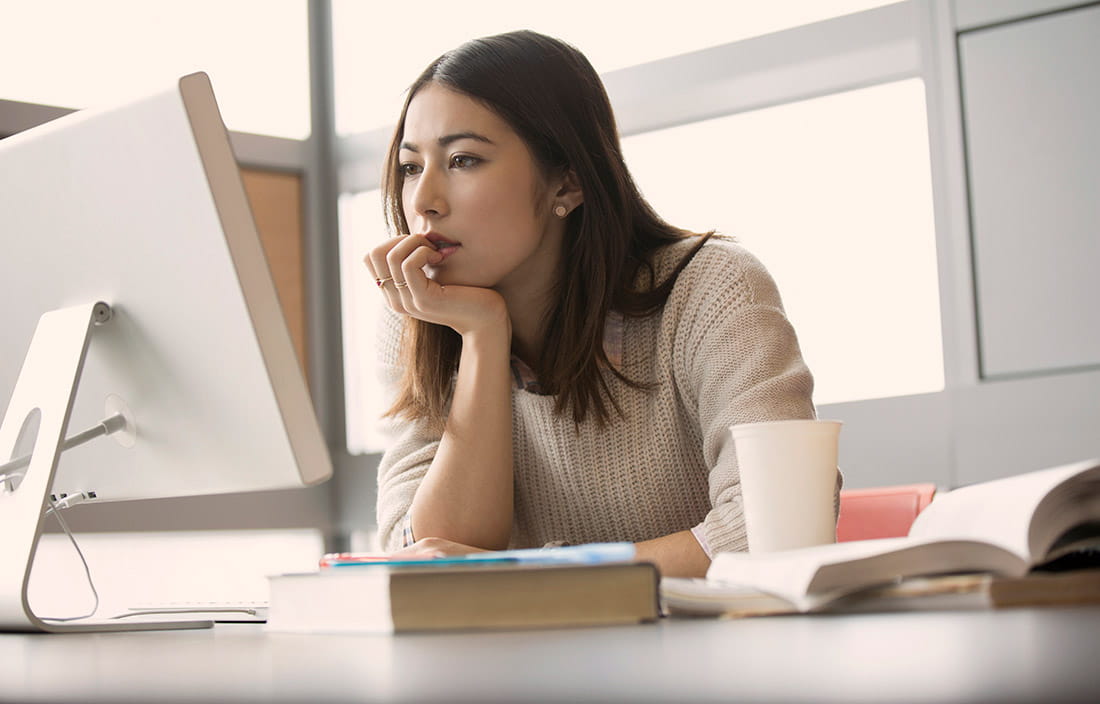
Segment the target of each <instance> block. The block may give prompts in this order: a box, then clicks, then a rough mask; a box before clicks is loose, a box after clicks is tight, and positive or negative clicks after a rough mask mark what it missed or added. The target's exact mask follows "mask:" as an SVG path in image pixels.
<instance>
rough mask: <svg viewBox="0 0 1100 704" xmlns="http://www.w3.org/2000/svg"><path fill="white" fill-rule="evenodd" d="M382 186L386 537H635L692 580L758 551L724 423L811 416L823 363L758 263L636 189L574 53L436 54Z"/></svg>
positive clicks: (448, 546) (649, 553) (434, 544)
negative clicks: (748, 535) (730, 553)
mask: <svg viewBox="0 0 1100 704" xmlns="http://www.w3.org/2000/svg"><path fill="white" fill-rule="evenodd" d="M684 148H685V149H692V150H698V151H699V154H700V162H702V163H704V164H705V162H706V145H705V144H690V145H687V144H686V145H684ZM709 166H710V165H708V167H709ZM715 172H717V173H720V172H721V170H720V169H715V170H713V171H711V173H715ZM706 176H707V170H700V172H699V173H698V174H685V180H684V183H685V188H690V179H691V178H704V177H706ZM383 192H384V194H385V200H386V205H387V216H388V218H389V220H390V224H391V226H392V227H393V230H394V231H395V232H397V233H398V235H397V236H396V237H393V238H391V239H389V240H387V241H386V242H385V243H383V244H381V245H379V246H378V247H376V248H375V249H374V250H372V251H371V252H370V253H369V255H368V256H367V258H366V264H367V267H368V268H369V269H370V272H371V274H372V275H373V276H374V277H375V278H376V282H377V283H378V286H379V287H380V290H381V293H382V295H384V296H385V299H386V303H387V304H388V307H389V308H390V309H391V310H392V312H393V313H394V315H392V316H390V318H389V324H388V327H387V329H386V332H385V334H384V335H383V336H382V344H381V351H380V355H381V359H380V363H381V365H382V372H383V375H384V379H385V380H386V382H387V383H388V384H389V386H390V389H391V390H392V393H393V397H392V398H393V401H394V403H393V408H392V410H391V415H392V416H393V417H394V420H395V422H394V428H395V430H396V434H395V438H394V441H393V443H392V445H391V446H390V447H389V449H388V450H387V451H386V453H385V455H384V457H383V459H382V462H381V465H380V467H379V477H378V481H379V491H378V524H379V531H380V535H381V538H382V541H383V544H384V546H385V547H386V548H387V549H389V550H403V551H404V553H405V554H409V553H426V554H454V553H462V552H469V551H472V550H493V549H502V548H507V547H538V546H543V545H560V544H576V543H583V542H597V541H631V542H634V543H636V546H637V555H638V557H639V558H641V559H647V560H651V561H653V562H655V563H657V565H658V566H659V567H660V569H661V571H662V573H663V574H665V575H683V576H692V575H694V576H699V575H702V574H703V573H704V572H705V571H706V568H707V566H708V565H709V563H710V556H711V555H713V554H714V553H715V552H717V551H725V550H744V549H745V545H746V542H745V528H744V521H743V517H742V510H741V495H740V487H739V483H738V473H737V460H736V457H735V455H734V452H733V445H732V441H731V438H730V433H729V426H730V425H732V424H734V423H742V422H752V421H763V420H781V419H791V418H812V417H814V407H813V403H812V401H811V393H812V389H813V381H812V378H811V376H810V372H809V370H808V369H807V368H806V365H805V364H804V363H803V361H802V358H801V355H800V352H799V348H798V342H797V340H796V337H795V333H794V330H793V329H792V328H791V325H790V323H789V322H788V321H787V318H786V317H785V315H784V312H783V308H782V305H781V303H780V298H779V294H778V292H777V290H776V287H775V284H774V283H773V281H772V279H771V277H770V276H769V275H768V273H767V271H765V269H764V268H763V267H762V266H761V264H760V263H759V262H758V261H757V260H756V259H755V258H753V256H752V255H750V254H749V253H748V252H747V251H746V250H744V249H743V248H741V247H740V246H738V245H737V244H734V243H733V242H732V241H729V240H728V239H725V238H720V237H718V236H712V234H704V235H698V234H694V233H691V232H687V231H685V230H681V229H679V228H676V227H673V226H672V225H670V224H668V223H666V222H665V221H663V220H662V219H661V218H660V217H658V216H657V214H656V213H654V211H653V210H652V209H651V208H650V206H649V205H648V204H647V203H646V201H645V200H644V199H643V198H642V196H641V194H640V193H639V192H638V189H637V187H636V186H635V184H634V182H633V181H632V179H631V177H630V174H629V172H628V171H627V168H626V165H625V164H624V162H623V157H622V153H621V150H620V146H619V139H618V134H617V130H616V127H615V122H614V117H613V115H612V111H611V106H610V103H609V101H608V99H607V95H606V93H605V91H604V88H603V85H602V84H601V82H600V79H599V77H598V75H597V74H596V72H595V71H594V70H593V68H592V66H591V65H590V64H589V63H588V61H587V60H586V59H585V58H584V56H583V55H582V54H581V53H580V52H578V51H577V50H576V49H574V48H573V47H571V46H569V45H567V44H565V43H563V42H560V41H558V40H555V39H552V38H549V37H546V36H543V35H540V34H536V33H533V32H514V33H509V34H503V35H498V36H494V37H487V38H483V39H478V40H475V41H471V42H469V43H467V44H464V45H463V46H461V47H459V48H457V49H455V50H453V51H451V52H448V53H446V54H444V55H443V56H441V57H440V58H439V59H437V60H436V61H434V62H433V63H432V64H431V65H430V66H428V68H427V69H426V70H425V71H424V72H423V73H422V74H421V75H420V77H419V78H418V79H417V80H416V82H415V83H414V84H413V85H412V87H411V88H410V90H409V96H408V99H407V101H406V103H405V106H404V109H403V111H402V113H401V119H400V121H399V122H398V125H397V130H396V133H395V137H394V140H393V143H392V145H391V147H390V152H389V156H388V160H387V168H386V171H385V174H384V182H383ZM791 490H792V491H797V490H798V488H797V487H791Z"/></svg>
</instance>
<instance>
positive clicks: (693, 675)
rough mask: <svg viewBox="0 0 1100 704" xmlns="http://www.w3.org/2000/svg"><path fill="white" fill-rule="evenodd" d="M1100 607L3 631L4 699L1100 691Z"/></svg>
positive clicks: (811, 696)
mask: <svg viewBox="0 0 1100 704" xmlns="http://www.w3.org/2000/svg"><path fill="white" fill-rule="evenodd" d="M1097 652H1100V607H1080V608H1065V609H1045V610H1034V609H1021V610H1011V611H1000V612H965V613H899V614H858V615H845V616H813V617H811V616H783V617H773V618H758V619H745V620H740V621H712V620H706V621H695V620H667V619H666V620H664V621H662V622H660V623H657V624H648V625H640V626H626V627H613V628H586V629H575V630H574V629H569V630H550V631H547V630H544V631H522V632H494V633H463V634H405V635H400V636H396V637H389V636H323V635H291V634H274V633H272V634H269V633H266V632H265V631H264V630H263V626H256V625H243V624H241V625H233V624H222V625H218V626H215V628H214V629H213V630H206V631H185V632H150V633H104V634H87V635H14V634H4V635H0V700H2V701H20V702H29V701H51V702H54V701H56V702H62V701H65V702H73V701H81V702H85V701H88V702H131V701H142V702H146V701H157V702H180V701H187V702H215V701H216V702H257V701H264V702H267V701H274V702H297V701H303V702H305V701H308V702H332V701H340V702H349V701H363V702H375V701H379V702H382V701H399V702H412V701H416V702H423V701H461V702H498V701H499V702H522V701H539V702H547V701H549V702H567V701H622V702H649V701H677V702H685V701H686V702H704V701H723V702H735V701H750V702H763V701H769V702H774V701H781V702H788V701H814V702H834V701H835V702H859V701H873V702H889V701H905V702H936V703H937V704H940V703H942V702H978V701H981V702H989V701H996V702H1031V701H1035V702H1039V701H1042V702H1063V701H1073V702H1079V701H1096V700H1098V699H1100V667H1098V664H1097V656H1096V654H1097Z"/></svg>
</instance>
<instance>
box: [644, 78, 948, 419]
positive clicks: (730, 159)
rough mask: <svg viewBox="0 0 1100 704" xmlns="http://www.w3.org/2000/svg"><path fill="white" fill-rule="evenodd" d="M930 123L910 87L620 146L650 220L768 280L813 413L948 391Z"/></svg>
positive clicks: (916, 89)
mask: <svg viewBox="0 0 1100 704" xmlns="http://www.w3.org/2000/svg"><path fill="white" fill-rule="evenodd" d="M925 116H926V112H925V105H924V84H923V82H922V81H921V80H919V79H912V80H907V81H901V82H896V83H891V84H886V85H880V86H876V87H872V88H866V89H862V90H857V91H851V92H847V93H840V94H835V95H830V96H826V97H823V98H815V99H813V100H806V101H802V102H797V103H790V104H787V105H781V106H778V107H772V108H767V109H764V110H757V111H753V112H748V113H741V114H737V115H731V116H727V117H722V118H718V119H714V120H708V121H704V122H696V123H692V124H689V125H684V126H681V127H675V128H671V129H666V130H659V131H655V132H650V133H646V134H642V135H637V136H634V137H629V138H627V139H625V140H624V141H623V148H624V151H625V153H626V159H627V163H628V165H629V166H630V169H631V171H632V173H633V174H634V177H635V180H636V181H637V182H638V184H639V187H640V188H641V189H642V191H643V193H644V194H645V195H646V197H647V199H648V200H649V201H650V202H651V203H652V204H653V206H654V208H655V209H656V210H657V212H658V213H660V214H661V215H662V216H664V217H665V218H667V219H668V220H669V221H670V222H672V223H674V224H676V225H679V226H681V227H688V228H691V229H694V230H697V231H705V230H710V229H715V228H717V229H718V230H719V231H720V232H723V233H726V234H730V235H733V236H735V237H736V238H737V239H738V240H739V241H740V242H741V243H742V244H743V245H745V246H746V247H747V248H749V249H750V250H751V251H752V252H754V253H755V254H756V255H757V256H758V257H759V258H760V259H761V260H762V261H763V262H764V265H765V266H767V267H768V269H769V271H771V273H772V275H773V276H774V277H775V279H776V281H777V283H778V285H779V289H780V293H781V294H782V296H783V301H784V306H785V308H786V310H787V313H788V315H789V317H790V318H791V321H792V323H793V324H794V326H795V329H796V330H797V331H798V334H799V340H800V343H801V345H802V351H803V355H804V356H805V358H806V361H807V363H808V364H809V365H810V368H811V370H812V371H813V372H814V377H815V380H816V391H815V401H816V402H817V403H818V404H822V403H836V402H841V401H855V400H862V399H870V398H883V397H887V396H900V395H908V394H917V393H925V392H933V391H939V390H942V389H943V350H942V341H941V330H940V310H939V285H938V278H937V267H936V248H935V228H934V223H933V211H932V180H931V169H930V165H929V152H928V131H927V126H926V117H925Z"/></svg>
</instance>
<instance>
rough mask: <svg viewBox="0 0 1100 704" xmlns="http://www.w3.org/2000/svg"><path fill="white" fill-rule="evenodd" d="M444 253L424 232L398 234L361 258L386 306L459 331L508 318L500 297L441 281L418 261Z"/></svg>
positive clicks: (472, 330)
mask: <svg viewBox="0 0 1100 704" xmlns="http://www.w3.org/2000/svg"><path fill="white" fill-rule="evenodd" d="M443 259H444V257H443V255H442V254H441V253H440V252H438V251H437V250H436V248H435V247H434V246H433V245H432V243H431V242H429V241H428V239H427V238H426V237H425V236H424V235H402V236H399V237H394V238H392V239H389V240H387V241H386V242H384V243H382V244H381V245H379V246H377V247H375V248H374V249H372V250H371V251H370V253H369V254H368V255H367V256H366V258H365V259H364V262H365V263H366V265H367V269H369V270H370V272H371V275H373V276H374V278H375V281H379V282H381V283H380V284H379V286H380V287H381V288H382V293H383V294H384V295H385V296H386V302H387V303H388V304H389V306H390V308H392V309H393V310H394V311H396V312H398V313H402V314H404V315H409V316H412V317H413V318H416V319H418V320H424V321H426V322H429V323H436V324H438V325H446V326H448V327H450V328H452V329H453V330H454V331H455V332H457V333H458V334H459V335H463V336H465V335H467V334H469V333H476V332H479V331H482V330H485V329H487V328H490V327H494V326H499V325H501V324H504V325H507V323H508V309H507V306H506V305H505V303H504V298H503V297H502V296H501V295H500V294H499V293H497V292H496V291H493V290H491V289H488V288H478V287H475V286H442V285H440V284H439V283H438V282H436V281H433V280H432V279H430V278H428V275H427V274H426V273H425V272H424V267H425V266H428V265H432V264H439V263H440V262H442V261H443Z"/></svg>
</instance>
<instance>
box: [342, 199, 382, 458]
mask: <svg viewBox="0 0 1100 704" xmlns="http://www.w3.org/2000/svg"><path fill="white" fill-rule="evenodd" d="M339 217H340V300H341V302H342V306H341V308H342V315H343V329H344V403H345V405H346V407H347V413H346V425H347V429H346V432H347V445H348V451H349V452H352V453H361V452H375V451H377V450H379V449H381V448H382V447H383V446H384V443H383V438H382V434H381V422H380V418H381V415H382V413H384V412H385V411H386V408H385V404H386V401H385V400H384V399H383V398H382V395H381V394H380V393H379V390H378V383H377V379H376V376H375V371H374V370H375V346H374V339H375V336H376V333H377V330H378V325H379V322H380V321H381V313H382V303H383V301H382V296H381V295H380V294H379V292H378V289H377V287H376V286H375V283H374V279H373V278H372V277H371V276H370V272H369V271H367V267H366V265H365V264H364V263H363V258H364V257H365V256H366V254H367V252H368V251H370V250H371V249H372V248H374V247H376V246H377V245H378V244H379V243H380V242H381V241H382V240H383V239H384V238H385V237H386V236H387V235H386V229H385V228H386V226H385V222H384V220H383V217H382V194H381V191H377V190H375V191H365V192H363V193H356V194H355V195H344V196H341V197H340V211H339Z"/></svg>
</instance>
